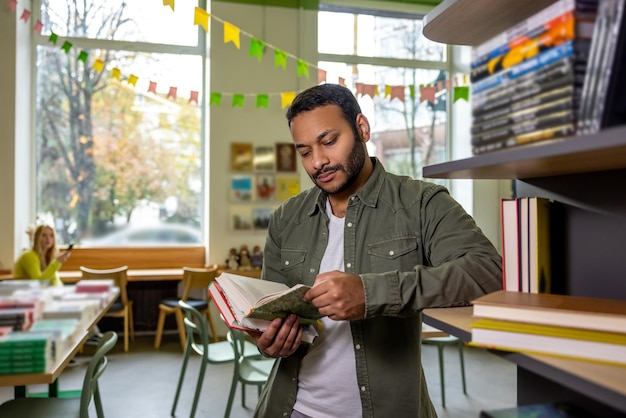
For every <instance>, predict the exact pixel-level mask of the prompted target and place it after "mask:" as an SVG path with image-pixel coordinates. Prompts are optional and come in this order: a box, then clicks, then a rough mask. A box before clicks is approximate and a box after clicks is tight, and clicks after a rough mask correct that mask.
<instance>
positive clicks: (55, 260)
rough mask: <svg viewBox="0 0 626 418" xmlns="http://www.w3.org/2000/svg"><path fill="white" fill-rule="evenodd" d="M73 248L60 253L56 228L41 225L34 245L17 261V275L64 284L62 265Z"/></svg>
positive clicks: (36, 232) (36, 231)
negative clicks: (62, 280)
mask: <svg viewBox="0 0 626 418" xmlns="http://www.w3.org/2000/svg"><path fill="white" fill-rule="evenodd" d="M70 254H71V250H67V251H63V252H61V253H59V249H58V248H57V238H56V233H55V232H54V229H53V228H52V227H50V226H48V225H39V226H38V227H37V229H36V230H35V236H34V238H33V247H32V248H31V249H30V250H26V251H24V252H23V253H22V255H20V257H19V258H18V259H17V261H16V262H15V266H14V268H13V275H14V276H15V277H21V278H29V279H36V280H48V282H49V283H50V285H52V286H62V285H63V282H61V279H60V278H59V269H60V268H61V265H62V264H63V263H65V261H66V260H67V259H68V258H69V256H70Z"/></svg>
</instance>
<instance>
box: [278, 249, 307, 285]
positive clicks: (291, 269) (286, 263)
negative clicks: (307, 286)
mask: <svg viewBox="0 0 626 418" xmlns="http://www.w3.org/2000/svg"><path fill="white" fill-rule="evenodd" d="M304 260H306V249H305V248H283V249H282V250H281V252H280V264H281V266H282V270H283V273H284V275H285V276H286V277H287V278H288V279H289V280H290V281H293V283H294V284H295V283H302V282H303V279H304V277H303V269H304Z"/></svg>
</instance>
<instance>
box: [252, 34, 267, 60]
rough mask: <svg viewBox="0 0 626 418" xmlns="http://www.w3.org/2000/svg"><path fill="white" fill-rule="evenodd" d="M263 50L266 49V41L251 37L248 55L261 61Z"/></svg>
mask: <svg viewBox="0 0 626 418" xmlns="http://www.w3.org/2000/svg"><path fill="white" fill-rule="evenodd" d="M263 51H265V42H263V41H262V40H260V39H257V38H250V52H249V54H248V55H249V56H251V57H256V58H257V59H258V60H259V62H261V60H262V59H263Z"/></svg>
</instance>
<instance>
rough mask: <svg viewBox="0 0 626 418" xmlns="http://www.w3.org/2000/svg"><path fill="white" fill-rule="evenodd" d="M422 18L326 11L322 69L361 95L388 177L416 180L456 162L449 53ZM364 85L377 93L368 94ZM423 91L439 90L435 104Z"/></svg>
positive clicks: (373, 150)
mask: <svg viewBox="0 0 626 418" xmlns="http://www.w3.org/2000/svg"><path fill="white" fill-rule="evenodd" d="M374 13H375V14H374ZM422 18H423V16H422V15H414V14H407V13H398V12H384V11H375V12H373V11H371V10H367V9H356V8H347V7H339V6H334V5H327V4H324V5H321V6H320V13H319V30H318V36H319V41H318V46H319V53H320V62H319V63H318V65H319V67H320V68H321V69H323V70H326V72H327V81H328V82H337V80H339V78H342V79H344V80H345V84H346V86H347V87H348V88H350V89H352V91H355V92H356V93H357V98H358V99H359V104H360V105H361V108H362V110H363V113H364V114H365V115H366V116H367V117H368V119H369V121H370V124H371V126H372V136H371V139H370V141H369V143H368V146H369V149H370V155H375V156H377V157H378V158H379V159H380V160H381V161H382V163H383V165H384V166H385V168H386V169H387V170H388V171H390V172H394V173H397V174H404V175H409V176H411V177H413V178H421V175H422V167H423V166H424V165H428V164H434V163H437V162H442V161H445V160H446V159H447V155H448V154H447V153H448V151H447V141H446V136H447V133H446V126H447V121H448V97H449V92H448V86H449V82H447V80H449V79H450V75H449V74H450V73H449V69H450V68H451V64H450V63H449V61H448V59H447V56H448V47H446V46H445V45H442V44H438V43H435V42H431V41H429V40H428V39H427V38H425V37H424V36H423V35H422ZM359 83H361V84H359ZM359 85H361V86H362V85H367V86H375V87H376V89H377V92H376V93H374V94H371V91H369V94H368V92H367V91H366V94H362V91H365V90H361V91H359ZM386 86H390V87H392V86H393V87H394V90H393V94H388V93H389V92H388V91H386ZM420 86H427V87H431V88H434V89H435V90H436V92H435V93H434V98H433V99H434V100H421V98H422V97H421V96H420ZM398 88H399V89H400V90H398Z"/></svg>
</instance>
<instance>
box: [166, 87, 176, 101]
mask: <svg viewBox="0 0 626 418" xmlns="http://www.w3.org/2000/svg"><path fill="white" fill-rule="evenodd" d="M177 93H178V87H170V91H168V92H167V98H168V99H174V100H176V94H177Z"/></svg>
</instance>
